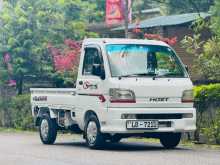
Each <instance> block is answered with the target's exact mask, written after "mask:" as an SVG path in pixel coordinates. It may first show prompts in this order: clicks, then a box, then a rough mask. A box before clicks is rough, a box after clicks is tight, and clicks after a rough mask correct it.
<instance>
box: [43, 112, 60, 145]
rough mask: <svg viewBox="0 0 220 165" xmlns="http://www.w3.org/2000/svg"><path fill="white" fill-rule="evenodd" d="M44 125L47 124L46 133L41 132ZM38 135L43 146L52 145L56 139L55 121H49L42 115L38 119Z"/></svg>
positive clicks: (47, 117) (48, 118) (46, 116)
mask: <svg viewBox="0 0 220 165" xmlns="http://www.w3.org/2000/svg"><path fill="white" fill-rule="evenodd" d="M45 124H48V131H45V132H43V129H44V128H43V127H44V126H45ZM39 134H40V139H41V141H42V143H43V144H53V143H54V142H55V140H56V137H57V124H56V121H55V119H51V118H50V117H49V116H48V115H44V116H43V117H42V118H41V119H40V125H39Z"/></svg>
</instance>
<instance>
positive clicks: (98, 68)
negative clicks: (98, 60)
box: [92, 64, 105, 80]
mask: <svg viewBox="0 0 220 165" xmlns="http://www.w3.org/2000/svg"><path fill="white" fill-rule="evenodd" d="M92 74H93V75H95V76H98V77H100V78H101V79H102V80H104V79H105V71H104V68H103V66H102V65H101V64H93V66H92Z"/></svg>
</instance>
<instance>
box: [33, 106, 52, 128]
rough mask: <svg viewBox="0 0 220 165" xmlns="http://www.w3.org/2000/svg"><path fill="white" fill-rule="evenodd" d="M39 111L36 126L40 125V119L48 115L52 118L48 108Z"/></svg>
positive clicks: (41, 108) (40, 108)
mask: <svg viewBox="0 0 220 165" xmlns="http://www.w3.org/2000/svg"><path fill="white" fill-rule="evenodd" d="M38 109H39V111H38V114H37V116H36V118H35V126H39V125H40V119H41V117H42V116H44V115H48V116H49V117H50V109H49V108H48V107H38Z"/></svg>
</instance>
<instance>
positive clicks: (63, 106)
mask: <svg viewBox="0 0 220 165" xmlns="http://www.w3.org/2000/svg"><path fill="white" fill-rule="evenodd" d="M192 88H193V85H192V82H191V80H190V78H189V75H188V73H187V68H186V67H185V65H183V63H182V62H181V60H180V59H179V57H178V56H177V55H176V53H175V52H174V50H173V49H172V48H171V47H170V46H169V45H167V44H166V43H164V42H161V41H153V40H135V39H85V40H84V41H83V44H82V49H81V56H80V64H79V69H78V77H77V81H76V87H75V88H65V89H57V88H55V89H53V88H33V89H31V105H32V114H33V116H34V118H35V124H36V126H38V127H39V133H40V138H41V140H42V142H43V143H44V144H53V143H54V142H55V140H56V136H57V131H58V130H70V131H72V132H75V133H82V134H83V137H84V138H85V140H86V143H87V145H88V146H89V147H90V148H97V147H102V146H103V145H104V144H105V143H106V142H112V143H113V142H114V143H115V142H119V141H120V140H121V139H122V138H127V137H131V136H135V137H150V138H159V139H160V141H161V144H162V145H163V146H164V147H165V148H174V147H176V146H177V145H178V144H179V142H180V139H181V133H183V132H192V131H194V130H195V129H196V110H195V108H193V91H192Z"/></svg>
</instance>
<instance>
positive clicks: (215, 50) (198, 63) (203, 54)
mask: <svg viewBox="0 0 220 165" xmlns="http://www.w3.org/2000/svg"><path fill="white" fill-rule="evenodd" d="M209 26H210V22H209V21H205V20H203V19H198V20H197V21H196V22H194V24H192V27H193V31H194V34H193V35H192V36H185V37H184V39H183V40H182V41H181V43H182V46H183V47H184V48H185V49H186V52H187V53H188V54H190V55H192V56H195V57H196V59H195V60H194V63H193V64H194V65H193V72H194V73H195V74H197V75H199V76H200V77H201V78H202V79H209V80H220V48H219V46H220V38H218V37H217V36H213V37H212V38H211V39H208V40H207V41H204V40H202V31H203V30H207V29H208V28H209Z"/></svg>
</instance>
